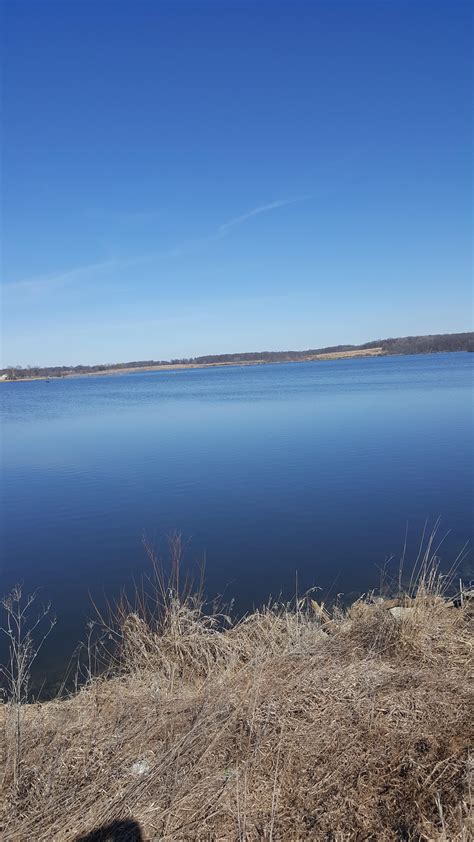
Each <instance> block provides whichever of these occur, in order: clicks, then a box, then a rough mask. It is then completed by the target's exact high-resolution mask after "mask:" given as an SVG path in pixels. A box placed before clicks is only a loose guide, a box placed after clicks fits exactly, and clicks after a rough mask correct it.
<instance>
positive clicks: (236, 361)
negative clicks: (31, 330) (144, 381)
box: [0, 332, 474, 383]
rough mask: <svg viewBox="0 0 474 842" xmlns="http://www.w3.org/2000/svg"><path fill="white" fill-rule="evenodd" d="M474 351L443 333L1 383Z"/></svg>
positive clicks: (467, 338)
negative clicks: (360, 343) (361, 343)
mask: <svg viewBox="0 0 474 842" xmlns="http://www.w3.org/2000/svg"><path fill="white" fill-rule="evenodd" d="M473 350H474V332H468V333H442V334H429V335H425V336H404V337H398V338H391V339H376V340H373V341H371V342H366V343H364V344H363V345H347V344H346V345H332V346H326V347H324V348H311V349H307V350H305V351H290V350H287V351H251V352H243V353H233V354H209V355H207V356H200V357H191V358H181V359H173V360H133V361H130V362H126V361H124V362H123V363H111V364H107V363H103V364H102V363H101V364H96V365H75V366H66V365H56V366H27V367H26V368H23V367H22V366H7V367H6V368H3V369H0V382H3V383H13V382H15V383H17V382H18V381H19V380H53V379H54V380H58V379H59V380H62V379H63V378H65V377H96V376H102V375H116V374H130V373H134V372H139V371H179V370H184V369H187V368H220V367H222V366H235V365H238V366H244V365H269V364H277V363H290V362H313V361H316V360H320V361H324V360H344V359H353V358H357V357H359V358H361V357H381V356H409V355H412V354H413V355H420V354H439V353H455V352H458V351H459V352H460V351H473Z"/></svg>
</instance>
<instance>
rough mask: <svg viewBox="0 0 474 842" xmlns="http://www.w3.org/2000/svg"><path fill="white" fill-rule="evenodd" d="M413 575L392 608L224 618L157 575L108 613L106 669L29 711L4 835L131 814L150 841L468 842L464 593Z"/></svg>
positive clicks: (15, 839) (290, 609)
mask: <svg viewBox="0 0 474 842" xmlns="http://www.w3.org/2000/svg"><path fill="white" fill-rule="evenodd" d="M179 557H180V547H179V545H177V551H176V553H175V560H176V559H177V560H179ZM429 558H432V556H429ZM178 568H179V565H178ZM422 571H423V572H422V573H421V574H420V570H419V571H418V574H417V584H415V583H414V582H412V588H411V591H410V593H409V594H408V595H407V596H406V597H405V598H404V599H403V600H397V604H398V605H399V606H400V607H401V608H403V609H409V611H408V612H405V613H403V612H402V613H400V614H399V615H396V614H395V615H394V614H393V613H392V611H391V610H390V606H391V605H392V603H393V601H392V602H389V601H385V602H384V601H377V599H376V598H375V597H374V596H373V595H370V596H369V597H367V598H366V599H364V600H360V601H358V602H357V603H355V604H354V605H353V606H352V607H351V608H350V609H349V610H348V611H347V612H343V611H341V609H336V610H334V611H329V610H328V609H327V608H325V607H324V606H321V605H320V604H319V603H318V602H317V601H316V600H315V599H314V598H313V596H314V595H313V594H309V595H308V597H307V598H303V599H299V600H296V605H293V606H282V605H275V606H267V607H266V608H264V609H262V610H260V611H257V612H254V613H253V614H252V615H250V616H248V617H245V618H244V619H242V620H240V621H239V622H236V623H230V621H229V619H228V618H226V617H223V616H222V615H218V616H208V615H206V613H205V612H204V610H203V608H204V606H203V602H202V596H199V595H198V596H193V594H192V592H191V591H190V590H189V589H188V591H186V590H185V589H184V585H183V587H181V585H180V576H179V569H177V570H176V569H174V571H173V573H172V578H171V580H166V581H165V579H164V578H163V575H162V573H161V571H159V570H157V573H158V578H157V579H156V580H155V585H156V588H155V585H153V587H151V585H150V587H151V591H150V590H148V591H146V592H145V591H143V592H141V594H140V595H139V598H138V599H137V601H136V602H135V603H134V605H133V606H132V605H130V604H127V603H125V602H122V603H121V606H120V609H119V611H118V613H117V614H116V616H115V618H113V619H112V620H109V619H107V634H113V635H114V638H113V639H114V653H113V656H114V657H113V666H112V668H111V670H110V671H109V673H108V675H107V676H105V677H104V676H98V677H95V678H92V679H91V680H89V681H88V682H87V684H86V686H84V687H83V688H82V689H81V690H80V691H79V692H78V693H77V694H75V695H74V696H72V697H70V698H67V699H62V700H60V699H58V700H55V701H53V702H50V703H48V704H42V705H37V706H27V710H26V712H25V716H24V735H23V748H22V752H23V765H24V771H23V779H24V784H23V803H22V806H21V809H20V808H19V807H18V804H17V803H16V802H15V799H14V798H13V796H12V792H13V787H14V781H12V780H11V779H10V773H9V772H8V771H7V772H6V773H5V781H4V788H3V792H2V795H1V800H0V807H1V813H0V816H1V821H0V824H1V828H0V833H1V836H2V838H3V839H5V840H8V842H10V840H11V842H20V840H21V841H22V840H30V839H34V840H37V842H46V840H48V842H49V840H54V841H55V842H66V840H75V839H76V838H77V837H78V836H79V835H80V834H84V833H87V832H88V831H90V830H92V828H94V827H98V826H105V825H108V824H110V823H111V822H113V821H115V820H123V821H126V820H128V819H130V818H131V817H133V818H134V819H135V820H136V821H138V822H139V823H140V825H141V827H142V831H143V837H144V839H151V838H159V839H160V840H162V842H171V841H173V842H177V841H178V840H183V841H184V840H189V842H191V840H224V839H225V840H227V839H238V840H242V842H244V841H245V842H250V840H254V839H255V840H257V839H266V840H273V842H276V840H295V842H296V840H303V839H311V840H333V842H343V840H344V842H345V840H351V839H354V840H359V839H377V840H378V842H392V840H395V839H398V840H411V841H412V842H415V840H426V842H428V840H437V842H441V840H444V842H447V841H448V840H450V842H455V840H458V841H459V842H467V840H468V839H471V838H472V834H473V832H474V827H473V823H472V808H471V804H470V792H471V790H470V776H471V775H472V766H471V759H470V755H469V743H470V738H471V737H472V715H471V704H472V693H471V684H470V678H471V676H470V674H469V670H470V669H471V668H472V659H471V645H472V628H471V624H472V610H471V606H472V600H471V599H470V594H469V593H467V592H463V594H462V598H459V600H457V601H455V602H453V601H452V600H449V599H447V598H446V597H445V596H443V595H442V593H443V588H444V585H443V581H444V580H440V577H439V575H438V574H437V573H436V571H435V568H433V567H430V566H429V564H428V563H427V564H426V565H425V566H424V567H423V566H422ZM153 588H155V590H153ZM150 594H151V596H150ZM456 605H459V607H455V606H456ZM9 739H10V736H9V733H8V731H5V733H4V744H3V747H2V751H3V752H4V753H5V751H7V750H8V749H9V743H8V741H9Z"/></svg>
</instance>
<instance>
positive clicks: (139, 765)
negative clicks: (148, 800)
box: [130, 760, 151, 778]
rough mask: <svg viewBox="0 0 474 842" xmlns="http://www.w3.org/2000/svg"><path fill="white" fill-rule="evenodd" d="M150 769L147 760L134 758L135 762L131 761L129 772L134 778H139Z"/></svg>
mask: <svg viewBox="0 0 474 842" xmlns="http://www.w3.org/2000/svg"><path fill="white" fill-rule="evenodd" d="M150 769H151V765H150V764H149V762H148V760H136V761H135V763H132V768H131V769H130V774H131V775H133V777H134V778H140V777H141V776H142V775H147V774H148V772H149V771H150Z"/></svg>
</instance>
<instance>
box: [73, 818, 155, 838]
mask: <svg viewBox="0 0 474 842" xmlns="http://www.w3.org/2000/svg"><path fill="white" fill-rule="evenodd" d="M75 842H144V839H143V836H142V832H141V829H140V825H139V824H138V823H137V822H135V821H133V819H128V820H126V821H115V822H111V823H110V824H104V825H102V827H96V828H95V830H92V831H91V832H90V833H86V834H85V836H78V837H77V838H76V840H75Z"/></svg>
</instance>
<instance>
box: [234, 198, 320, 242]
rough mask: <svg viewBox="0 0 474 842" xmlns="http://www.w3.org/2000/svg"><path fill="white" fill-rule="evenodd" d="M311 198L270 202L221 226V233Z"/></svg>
mask: <svg viewBox="0 0 474 842" xmlns="http://www.w3.org/2000/svg"><path fill="white" fill-rule="evenodd" d="M310 198H311V196H297V197H295V198H293V199H277V200H276V201H275V202H269V203H268V204H267V205H259V206H258V207H256V208H252V210H249V211H247V213H243V214H241V216H236V217H235V218H234V219H231V220H230V221H229V222H224V224H223V225H220V226H219V232H220V233H221V234H226V233H227V232H228V231H230V230H231V228H235V227H236V226H237V225H242V223H243V222H247V220H248V219H251V218H252V217H254V216H259V215H260V214H261V213H267V212H268V211H272V210H276V209H277V208H283V207H285V206H287V205H296V204H297V203H298V202H305V201H306V200H307V199H310Z"/></svg>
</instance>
